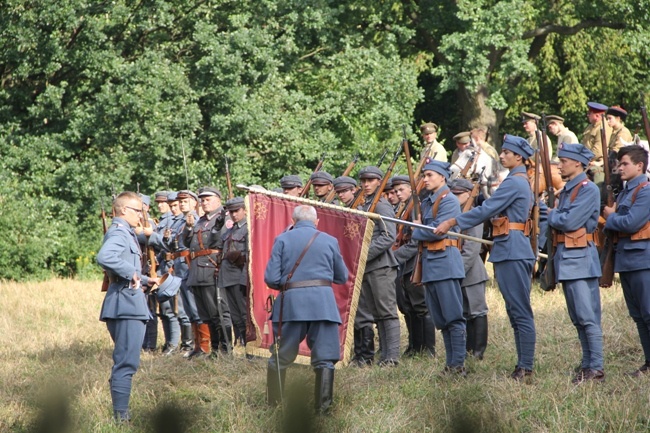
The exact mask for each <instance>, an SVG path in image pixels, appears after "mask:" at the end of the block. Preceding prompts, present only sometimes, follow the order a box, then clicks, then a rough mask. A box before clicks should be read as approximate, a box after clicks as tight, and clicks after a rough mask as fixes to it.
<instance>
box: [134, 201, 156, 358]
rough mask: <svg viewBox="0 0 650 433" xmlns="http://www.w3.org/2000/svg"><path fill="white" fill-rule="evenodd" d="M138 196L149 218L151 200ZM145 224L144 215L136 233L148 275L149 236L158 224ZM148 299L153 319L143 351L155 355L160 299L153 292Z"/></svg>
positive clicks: (145, 336) (148, 295) (145, 337)
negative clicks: (147, 250) (147, 225)
mask: <svg viewBox="0 0 650 433" xmlns="http://www.w3.org/2000/svg"><path fill="white" fill-rule="evenodd" d="M138 196H139V197H140V200H142V210H143V214H144V213H146V214H147V216H148V215H149V205H150V204H151V198H150V197H149V196H148V195H144V194H140V193H138ZM144 222H145V221H144V215H143V219H142V220H141V221H140V224H139V225H138V226H137V227H136V228H135V233H136V235H137V237H138V242H139V243H140V249H141V250H142V251H144V252H145V254H144V257H143V259H142V273H143V274H147V275H148V274H149V270H150V266H151V265H152V264H151V263H149V261H148V260H147V258H148V257H147V254H146V249H147V247H148V245H149V236H151V234H152V233H153V232H154V231H155V230H156V222H155V221H154V220H153V219H152V218H148V223H149V227H144ZM146 297H147V305H149V311H150V312H151V319H150V320H149V321H147V329H146V331H145V333H144V339H143V340H142V350H144V351H145V352H150V353H153V352H155V351H156V350H157V345H158V299H157V298H156V294H155V293H152V292H147V293H146Z"/></svg>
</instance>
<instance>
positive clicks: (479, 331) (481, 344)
mask: <svg viewBox="0 0 650 433" xmlns="http://www.w3.org/2000/svg"><path fill="white" fill-rule="evenodd" d="M487 342H488V318H487V316H479V317H477V318H476V319H474V351H473V352H472V355H474V357H475V358H477V359H483V355H484V354H485V349H486V348H487Z"/></svg>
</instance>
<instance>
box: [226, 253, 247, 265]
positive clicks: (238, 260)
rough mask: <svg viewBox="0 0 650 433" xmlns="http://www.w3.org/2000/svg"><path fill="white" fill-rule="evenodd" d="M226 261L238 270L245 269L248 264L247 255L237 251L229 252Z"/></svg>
mask: <svg viewBox="0 0 650 433" xmlns="http://www.w3.org/2000/svg"><path fill="white" fill-rule="evenodd" d="M225 259H226V260H228V261H229V262H230V263H232V264H233V265H235V266H237V267H238V268H243V267H244V264H246V255H245V254H244V253H243V252H241V251H237V250H231V251H228V252H227V253H226V255H225Z"/></svg>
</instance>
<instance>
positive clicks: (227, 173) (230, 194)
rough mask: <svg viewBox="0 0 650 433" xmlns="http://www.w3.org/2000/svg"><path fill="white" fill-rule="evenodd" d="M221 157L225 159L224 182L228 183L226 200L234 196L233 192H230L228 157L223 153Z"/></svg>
mask: <svg viewBox="0 0 650 433" xmlns="http://www.w3.org/2000/svg"><path fill="white" fill-rule="evenodd" d="M223 159H224V160H225V161H226V184H227V185H228V200H230V199H233V198H234V197H235V194H233V192H232V183H231V181H230V167H228V157H227V156H226V155H224V156H223Z"/></svg>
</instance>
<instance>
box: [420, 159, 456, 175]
mask: <svg viewBox="0 0 650 433" xmlns="http://www.w3.org/2000/svg"><path fill="white" fill-rule="evenodd" d="M450 168H451V164H449V163H448V162H444V161H438V160H435V159H433V158H427V159H426V160H425V163H424V167H422V171H423V172H425V171H427V170H431V171H435V172H436V173H438V174H441V175H443V176H444V177H445V179H447V180H449V177H450V176H451V170H450Z"/></svg>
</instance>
